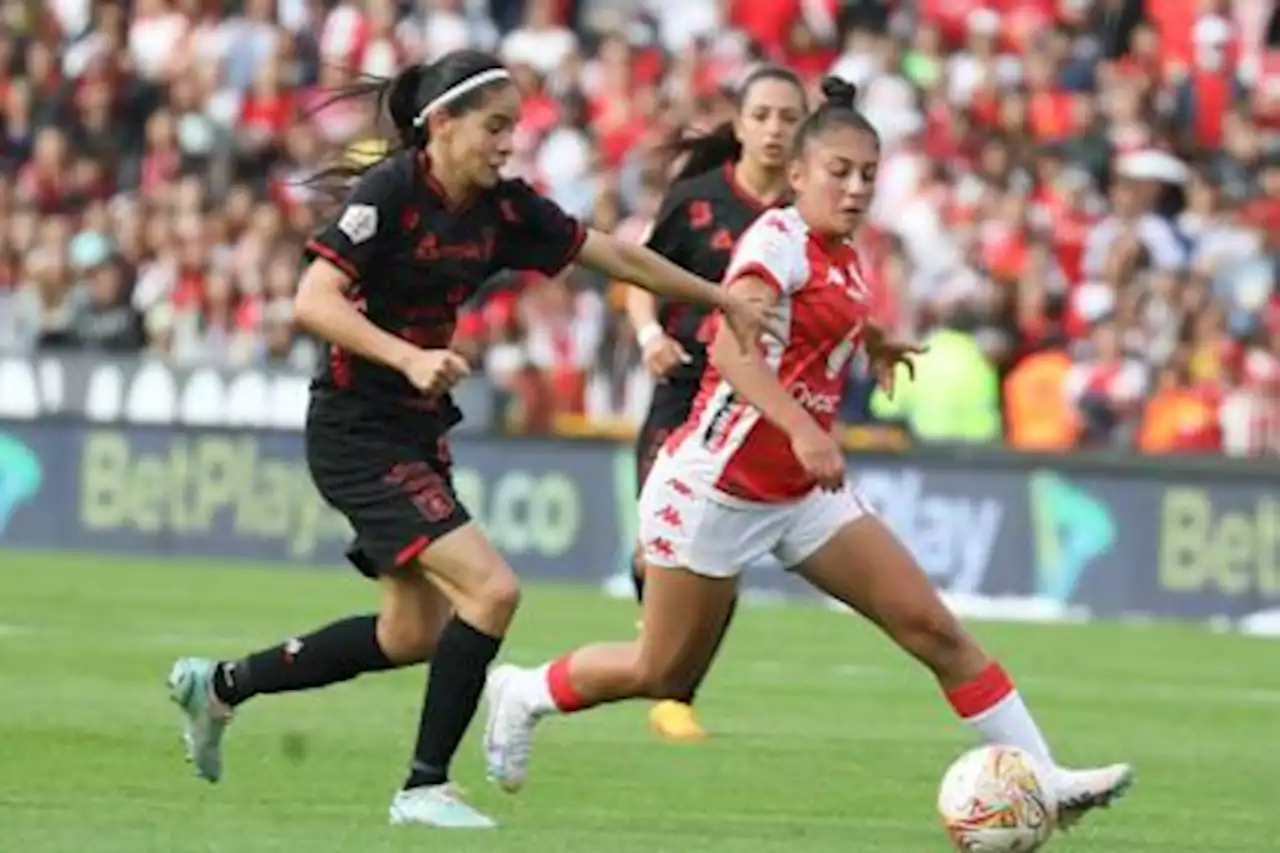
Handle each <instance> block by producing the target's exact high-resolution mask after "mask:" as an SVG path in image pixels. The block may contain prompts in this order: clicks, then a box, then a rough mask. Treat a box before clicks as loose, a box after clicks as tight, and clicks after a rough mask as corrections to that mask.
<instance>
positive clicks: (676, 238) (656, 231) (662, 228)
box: [644, 189, 689, 266]
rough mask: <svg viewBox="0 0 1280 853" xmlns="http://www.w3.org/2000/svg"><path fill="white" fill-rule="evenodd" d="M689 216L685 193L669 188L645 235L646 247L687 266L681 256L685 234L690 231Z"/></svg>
mask: <svg viewBox="0 0 1280 853" xmlns="http://www.w3.org/2000/svg"><path fill="white" fill-rule="evenodd" d="M687 222H688V217H687V216H686V213H685V199H684V194H683V193H680V192H677V191H676V190H674V189H673V190H669V191H668V192H667V194H666V195H665V196H663V198H662V204H661V205H659V206H658V214H657V216H655V217H654V219H653V225H652V227H651V228H650V229H649V233H648V234H647V235H645V238H644V244H645V247H646V248H648V249H650V250H652V251H654V252H657V253H658V254H659V255H662V257H664V258H666V259H667V260H669V261H673V262H675V263H676V264H679V265H680V266H685V264H684V263H683V262H682V260H681V257H682V255H683V252H684V244H685V234H687V233H688V230H689V229H688V226H687Z"/></svg>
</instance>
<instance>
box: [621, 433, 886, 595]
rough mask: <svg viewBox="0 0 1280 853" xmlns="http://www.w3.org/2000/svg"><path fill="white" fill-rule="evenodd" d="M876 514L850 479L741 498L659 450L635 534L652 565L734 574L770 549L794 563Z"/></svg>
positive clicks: (790, 565)
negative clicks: (832, 487) (836, 486)
mask: <svg viewBox="0 0 1280 853" xmlns="http://www.w3.org/2000/svg"><path fill="white" fill-rule="evenodd" d="M873 514H874V511H873V510H872V509H871V507H870V506H869V505H868V504H867V502H866V501H865V500H863V499H862V497H861V496H860V495H859V494H858V493H857V491H856V490H855V489H854V488H853V486H852V485H847V486H846V487H845V489H844V491H840V492H825V491H822V490H821V489H814V490H813V491H812V492H810V493H809V494H807V495H805V496H804V497H802V498H798V499H796V500H793V501H788V502H786V503H751V502H748V501H742V500H738V499H735V498H732V497H729V496H726V495H722V494H720V493H719V492H716V491H715V490H714V489H713V488H712V487H711V486H710V485H708V484H706V483H703V482H699V481H698V480H697V479H695V478H694V477H691V476H689V475H687V474H685V473H683V472H681V470H680V468H679V466H678V464H676V463H675V462H673V461H672V459H671V457H670V456H669V455H668V454H667V453H665V452H663V453H661V454H660V455H659V456H658V460H657V461H656V462H655V463H654V466H653V470H652V471H651V472H650V473H649V476H648V477H647V478H646V479H645V485H644V489H643V491H641V493H640V525H639V535H640V544H641V548H642V551H643V553H644V559H645V562H646V563H648V564H649V565H653V566H662V567H666V568H673V567H680V568H686V569H688V570H690V571H692V572H694V573H696V574H699V575H705V576H706V577H713V578H731V577H736V576H737V575H738V574H739V573H740V572H741V571H742V569H743V567H745V566H749V565H751V564H752V563H754V562H756V561H757V560H760V559H761V558H763V557H764V556H766V555H768V554H772V555H773V556H774V557H775V558H776V559H777V560H778V562H780V563H781V564H782V565H783V566H784V567H786V568H788V569H790V568H793V567H795V566H797V565H799V564H800V563H802V562H804V561H805V560H806V559H808V558H809V557H810V556H812V555H813V554H814V553H815V552H817V550H818V549H819V548H821V547H822V546H823V545H825V544H827V542H828V541H830V540H831V537H833V536H835V534H836V532H837V531H839V530H840V528H842V527H844V526H845V525H847V524H849V523H850V522H853V521H857V520H858V519H860V518H863V517H865V516H868V515H873Z"/></svg>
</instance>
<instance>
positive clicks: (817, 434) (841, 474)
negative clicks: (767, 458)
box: [791, 424, 845, 492]
mask: <svg viewBox="0 0 1280 853" xmlns="http://www.w3.org/2000/svg"><path fill="white" fill-rule="evenodd" d="M791 452H792V453H794V454H795V455H796V459H797V460H798V461H799V462H800V464H801V465H802V466H804V470H806V471H808V472H809V474H810V475H811V476H812V477H813V478H814V479H815V480H817V481H818V485H819V486H820V487H821V488H822V489H824V490H826V491H828V492H838V491H840V490H841V489H843V488H844V481H845V470H844V454H843V453H841V452H840V445H839V444H837V443H836V440H835V437H834V436H833V435H831V433H829V432H827V431H826V430H824V429H822V428H821V427H819V426H818V425H817V424H813V425H811V426H810V427H806V428H805V429H803V430H801V431H799V432H797V433H796V434H795V435H793V436H791Z"/></svg>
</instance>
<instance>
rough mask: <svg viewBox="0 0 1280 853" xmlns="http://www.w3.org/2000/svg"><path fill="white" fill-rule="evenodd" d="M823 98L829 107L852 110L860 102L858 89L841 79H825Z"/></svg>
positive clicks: (823, 82) (823, 81)
mask: <svg viewBox="0 0 1280 853" xmlns="http://www.w3.org/2000/svg"><path fill="white" fill-rule="evenodd" d="M822 97H824V98H826V100H827V106H829V107H832V108H835V109H842V110H851V109H853V105H854V103H855V102H857V100H858V87H857V86H855V85H853V84H852V83H850V82H849V81H848V80H844V79H842V78H840V77H824V78H823V80H822Z"/></svg>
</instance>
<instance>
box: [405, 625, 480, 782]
mask: <svg viewBox="0 0 1280 853" xmlns="http://www.w3.org/2000/svg"><path fill="white" fill-rule="evenodd" d="M501 645H502V638H501V637H491V636H489V635H488V634H486V633H484V632H482V631H479V630H477V629H475V628H473V627H471V626H470V625H468V624H467V623H466V622H463V621H462V620H461V619H459V618H458V617H457V616H455V617H453V618H452V619H450V620H449V624H448V625H446V626H445V627H444V630H443V631H441V632H440V642H439V643H438V644H437V645H436V656H435V660H433V661H432V662H431V672H430V673H429V674H428V675H427V696H426V700H425V703H424V704H423V706H422V718H421V719H420V721H419V722H418V742H417V744H416V745H415V746H414V749H413V764H412V765H411V766H410V770H409V778H408V779H407V780H406V781H405V783H404V787H405V790H408V789H410V788H419V787H422V786H423V785H442V784H444V783H445V782H448V781H449V764H450V763H451V762H452V761H453V755H454V753H455V752H457V751H458V744H459V743H461V742H462V736H463V735H464V734H466V732H467V726H469V725H470V724H471V719H472V717H474V716H475V715H476V708H477V707H478V706H479V705H480V694H481V693H482V692H483V691H484V680H485V675H486V674H487V672H488V669H489V664H490V663H491V662H492V661H493V659H494V657H495V656H496V655H497V654H498V647H499V646H501Z"/></svg>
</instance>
